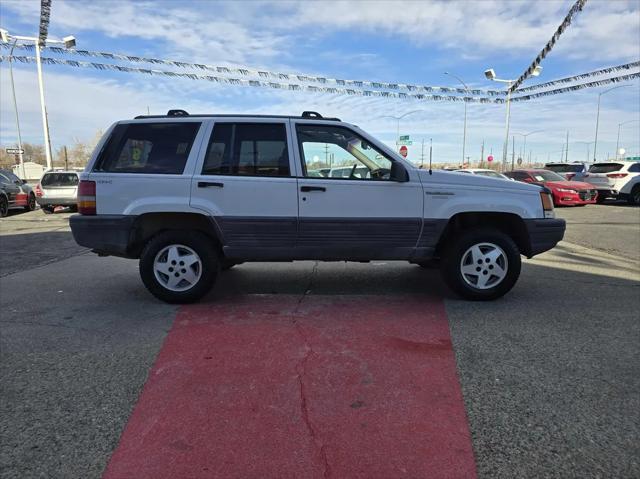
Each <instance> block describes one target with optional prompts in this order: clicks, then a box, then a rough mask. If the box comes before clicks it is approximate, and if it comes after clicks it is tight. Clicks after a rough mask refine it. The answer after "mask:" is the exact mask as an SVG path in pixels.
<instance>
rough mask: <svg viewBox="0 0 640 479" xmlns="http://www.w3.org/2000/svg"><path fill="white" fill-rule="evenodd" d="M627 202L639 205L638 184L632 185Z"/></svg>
mask: <svg viewBox="0 0 640 479" xmlns="http://www.w3.org/2000/svg"><path fill="white" fill-rule="evenodd" d="M627 202H628V203H629V204H630V205H640V185H635V186H634V187H633V189H632V190H631V194H630V195H629V198H627Z"/></svg>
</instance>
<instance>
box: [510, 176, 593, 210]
mask: <svg viewBox="0 0 640 479" xmlns="http://www.w3.org/2000/svg"><path fill="white" fill-rule="evenodd" d="M505 175H507V176H508V177H509V178H513V179H514V180H516V181H523V182H525V183H533V184H537V185H542V186H546V187H547V188H549V189H550V190H551V193H552V194H553V204H554V205H555V206H583V205H588V204H591V203H595V202H596V201H597V198H598V191H597V190H596V189H595V188H594V187H593V186H592V185H590V184H589V183H584V182H582V181H568V180H566V179H565V178H564V177H563V176H560V175H559V174H558V173H554V172H553V171H549V170H514V171H508V172H506V173H505Z"/></svg>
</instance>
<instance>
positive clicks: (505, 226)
mask: <svg viewBox="0 0 640 479" xmlns="http://www.w3.org/2000/svg"><path fill="white" fill-rule="evenodd" d="M480 228H483V229H486V228H493V229H496V230H498V231H501V232H502V233H504V234H506V235H508V236H509V237H510V238H511V239H512V240H513V241H514V242H515V243H516V245H517V246H518V249H519V250H520V253H521V254H523V255H525V256H527V257H531V256H532V254H531V241H530V240H529V233H528V230H527V226H526V225H525V223H524V221H523V219H522V217H520V216H519V215H517V214H514V213H503V212H486V211H479V212H465V213H457V214H455V215H453V216H452V217H451V218H450V219H449V221H448V222H447V225H446V226H445V228H444V230H443V232H442V235H441V236H440V239H439V241H438V244H437V245H436V255H437V256H442V255H443V254H444V250H445V248H446V246H447V245H448V244H450V242H451V240H452V239H453V238H454V237H455V235H456V234H458V233H460V232H461V231H466V230H470V229H480Z"/></svg>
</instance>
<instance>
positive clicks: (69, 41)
mask: <svg viewBox="0 0 640 479" xmlns="http://www.w3.org/2000/svg"><path fill="white" fill-rule="evenodd" d="M0 37H1V38H2V40H3V41H7V40H9V39H13V40H14V46H15V43H16V42H17V41H18V40H20V41H24V42H30V43H31V42H32V43H33V44H34V46H35V50H36V67H37V70H38V87H39V90H40V109H41V111H42V129H43V133H44V152H45V156H46V158H47V170H50V169H51V167H52V162H51V157H52V155H51V141H50V139H49V122H48V120H47V109H46V106H45V102H44V83H43V80H42V62H41V60H40V49H41V47H40V44H39V39H38V37H23V36H20V35H9V33H8V32H7V31H6V30H2V31H1V32H0ZM45 41H46V43H53V44H62V45H64V47H65V48H73V47H75V46H76V39H75V37H73V36H71V35H70V36H67V37H64V38H63V39H62V40H49V39H47V40H45ZM12 78H13V77H12ZM14 98H15V97H14Z"/></svg>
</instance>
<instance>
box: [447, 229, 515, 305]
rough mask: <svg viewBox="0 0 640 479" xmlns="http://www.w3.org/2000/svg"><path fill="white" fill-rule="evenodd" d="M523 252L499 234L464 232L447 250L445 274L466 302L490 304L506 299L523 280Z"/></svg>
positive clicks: (505, 236)
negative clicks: (518, 282)
mask: <svg viewBox="0 0 640 479" xmlns="http://www.w3.org/2000/svg"><path fill="white" fill-rule="evenodd" d="M520 266H521V261H520V251H519V250H518V247H517V246H516V244H515V243H514V241H513V240H512V239H511V238H510V237H509V236H507V235H506V234H504V233H502V232H501V231H498V230H489V229H481V230H480V229H479V230H469V231H464V232H462V233H461V234H460V235H459V236H457V237H456V238H455V239H454V240H453V242H452V244H451V245H450V246H449V248H448V249H447V250H446V252H445V254H444V256H443V258H442V262H441V272H442V275H443V277H444V280H445V281H446V283H447V284H448V285H449V287H450V288H451V289H452V290H453V291H455V292H456V293H458V294H459V295H460V296H462V297H463V298H465V299H470V300H474V301H487V300H492V299H496V298H499V297H501V296H503V295H505V294H506V293H507V292H509V291H510V290H511V288H513V286H514V285H515V283H516V281H517V280H518V277H519V276H520Z"/></svg>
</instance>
